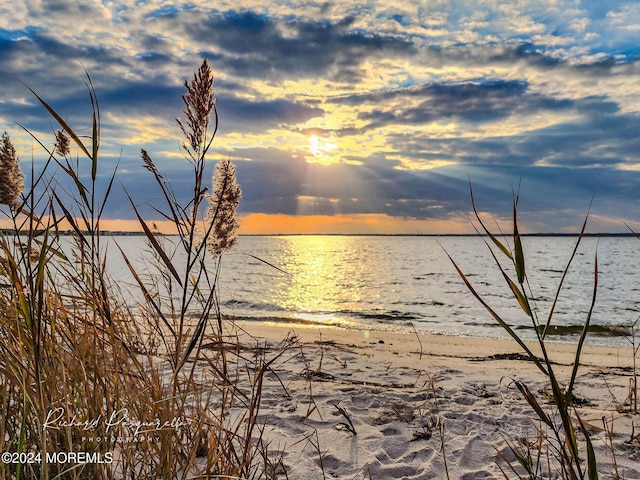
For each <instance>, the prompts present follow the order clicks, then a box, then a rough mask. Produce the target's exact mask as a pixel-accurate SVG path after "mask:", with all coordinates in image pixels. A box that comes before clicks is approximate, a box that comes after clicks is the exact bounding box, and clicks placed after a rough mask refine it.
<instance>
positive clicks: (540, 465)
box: [447, 186, 598, 480]
mask: <svg viewBox="0 0 640 480" xmlns="http://www.w3.org/2000/svg"><path fill="white" fill-rule="evenodd" d="M470 194H471V202H472V207H473V211H474V214H475V218H476V220H477V222H478V224H479V225H480V228H479V229H478V234H482V235H481V237H482V239H483V241H484V242H485V244H486V246H487V248H488V250H489V252H490V254H491V256H492V257H493V259H494V261H495V265H496V268H497V269H498V270H499V271H500V273H501V274H502V277H503V279H504V281H505V284H506V286H507V287H508V288H509V290H510V292H511V294H512V295H513V298H514V300H515V301H516V302H517V304H518V305H519V307H520V308H521V310H522V311H523V312H524V313H525V315H526V316H527V317H529V319H530V321H531V324H532V326H533V330H534V331H535V333H536V335H537V337H536V340H537V342H536V344H537V347H538V350H539V351H540V356H538V355H536V354H535V353H534V352H533V350H532V349H531V348H530V347H529V345H528V344H527V343H525V341H524V340H523V339H522V338H521V337H520V336H519V335H518V334H517V333H516V331H515V330H514V329H512V328H511V326H510V325H509V323H508V322H507V321H506V320H505V319H504V318H503V317H502V316H501V315H500V314H499V313H498V312H496V311H495V310H494V309H493V308H492V307H491V306H490V305H489V303H488V302H487V301H486V300H485V299H484V298H483V297H482V296H481V295H480V294H479V293H478V292H477V291H476V289H475V288H474V287H473V285H472V284H471V282H470V281H469V279H468V277H467V275H465V274H464V273H463V271H462V270H461V268H460V267H459V266H458V264H457V263H456V262H455V261H454V260H453V258H452V257H451V256H449V255H448V254H447V256H448V257H449V259H450V260H451V262H452V264H453V266H454V268H455V269H456V271H457V272H458V274H459V276H460V278H461V279H462V281H463V282H464V283H465V285H466V287H467V288H468V290H469V291H470V292H471V294H472V295H473V296H474V297H475V298H476V299H477V300H478V301H479V302H480V303H481V304H482V306H483V307H484V308H485V309H486V310H487V312H488V313H489V314H490V315H491V316H492V317H493V318H494V320H495V321H496V322H497V323H498V324H499V325H500V326H501V327H502V328H503V329H504V330H505V331H506V332H507V334H508V335H509V336H510V337H511V338H512V339H513V340H515V341H516V342H517V343H518V345H519V346H520V347H521V348H522V349H523V350H524V352H525V353H526V354H527V356H528V357H529V359H530V360H531V361H532V362H533V363H534V364H535V366H536V367H537V369H538V370H539V371H540V372H541V373H542V374H543V375H544V376H545V377H546V378H547V380H548V381H549V383H550V388H551V400H552V403H553V405H554V406H555V414H552V413H549V412H547V411H546V409H545V408H543V407H542V405H540V403H539V401H538V399H537V398H536V396H535V395H534V394H533V393H532V392H531V391H530V390H529V388H528V387H527V385H526V384H524V383H522V382H519V381H515V380H514V384H515V386H516V387H517V388H518V390H519V391H520V393H521V394H522V396H523V398H524V399H525V400H526V401H527V403H528V404H529V405H530V407H531V408H532V409H533V411H534V412H535V414H536V416H537V418H538V421H539V422H540V428H539V430H538V438H537V440H536V442H534V445H537V447H536V448H533V449H532V448H531V444H529V443H527V444H524V445H523V444H516V443H514V442H512V443H510V447H511V450H512V451H513V453H514V454H515V457H516V459H517V461H518V463H519V466H520V467H521V469H522V470H523V471H524V473H525V474H526V476H527V478H530V479H534V478H547V477H546V476H545V475H548V476H549V477H552V478H557V477H560V478H563V479H569V480H578V479H580V480H582V479H585V478H588V479H589V480H593V479H596V478H598V472H597V462H596V457H595V453H594V449H593V445H592V443H591V439H590V437H589V433H588V432H587V430H586V428H585V426H584V424H583V423H582V421H581V419H580V416H579V415H578V412H577V411H576V410H575V408H574V404H573V403H574V395H573V392H574V387H575V384H576V378H577V373H578V369H579V367H580V357H581V354H582V347H583V345H584V341H585V339H586V336H587V332H588V331H589V325H590V322H591V316H592V312H593V308H594V306H595V302H596V294H597V287H598V257H597V254H596V256H595V259H594V271H593V276H594V281H593V292H592V295H591V305H590V308H589V311H588V313H587V315H586V318H585V319H584V323H583V328H582V332H581V334H580V336H579V338H578V342H577V345H576V350H575V354H574V359H573V366H572V369H571V375H570V377H569V379H567V380H565V382H562V380H561V379H560V377H559V376H558V374H557V373H556V369H555V364H554V362H553V360H552V359H551V358H550V356H549V354H548V352H547V332H548V331H549V327H550V326H551V325H552V323H553V315H554V312H555V311H556V308H557V307H558V301H559V298H560V293H561V291H562V287H563V284H564V280H565V278H566V276H567V273H568V271H569V267H570V266H571V263H572V262H573V259H574V258H575V256H576V252H577V250H578V247H579V245H580V243H581V240H582V238H583V235H584V231H585V228H586V225H587V218H588V215H587V218H585V220H584V223H583V225H582V228H581V230H580V235H579V236H578V239H577V241H576V244H575V246H574V249H573V251H572V253H571V256H570V257H569V259H568V261H567V264H566V266H565V268H564V271H563V273H562V276H561V279H560V282H559V283H558V286H557V289H556V293H555V297H554V299H553V302H552V305H551V307H550V309H549V312H548V314H547V316H546V320H544V321H542V320H541V319H540V318H539V317H538V311H537V309H535V308H533V307H532V304H533V302H532V300H531V298H532V294H531V288H530V286H529V283H528V281H527V262H526V256H525V252H524V248H523V245H522V239H521V236H520V233H519V228H518V217H517V213H518V200H519V192H518V193H516V194H514V199H513V224H512V225H513V233H512V235H511V240H512V244H513V247H509V246H508V244H507V243H506V242H504V241H501V240H500V239H499V238H498V237H497V236H496V235H494V234H493V233H492V232H490V231H489V229H488V228H487V226H486V225H485V223H484V222H483V221H482V219H481V217H480V215H479V214H478V210H477V208H476V205H475V200H474V196H473V189H472V188H471V186H470ZM480 229H481V231H480ZM489 242H491V244H490V243H489ZM492 245H493V248H492ZM494 249H495V250H494ZM499 256H502V257H503V258H504V259H506V260H507V261H508V263H510V265H511V270H510V271H508V269H506V268H505V267H503V266H502V264H501V262H500V260H499ZM558 418H559V420H557V419H558ZM578 432H581V434H582V437H581V438H582V441H580V440H579V435H578ZM510 468H511V471H512V472H513V473H514V474H516V475H518V476H520V473H521V472H518V471H517V470H516V469H515V468H512V467H510ZM503 473H504V474H505V478H508V475H507V474H506V472H504V471H503Z"/></svg>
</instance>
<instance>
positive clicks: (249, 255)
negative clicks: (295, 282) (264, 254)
mask: <svg viewBox="0 0 640 480" xmlns="http://www.w3.org/2000/svg"><path fill="white" fill-rule="evenodd" d="M243 255H247V256H248V257H251V258H254V259H256V260H258V261H259V262H262V263H264V264H265V265H268V266H270V267H271V268H275V269H276V270H278V271H279V272H282V273H284V274H286V275H291V274H290V273H289V272H287V271H286V270H283V269H281V268H280V267H276V266H275V265H274V264H272V263H269V262H267V261H266V260H263V259H262V258H260V257H256V256H255V255H251V254H250V253H244V254H243Z"/></svg>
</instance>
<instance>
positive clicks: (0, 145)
mask: <svg viewBox="0 0 640 480" xmlns="http://www.w3.org/2000/svg"><path fill="white" fill-rule="evenodd" d="M23 189H24V174H23V173H22V170H21V169H20V160H19V159H18V157H17V155H16V149H15V148H14V147H13V144H12V143H11V139H10V138H9V134H8V133H7V132H4V133H3V134H2V139H1V140H0V204H4V205H9V206H10V207H12V208H15V207H17V205H18V203H19V201H18V198H19V197H20V194H21V193H22V190H23Z"/></svg>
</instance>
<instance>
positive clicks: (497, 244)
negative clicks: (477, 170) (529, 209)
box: [469, 182, 513, 260]
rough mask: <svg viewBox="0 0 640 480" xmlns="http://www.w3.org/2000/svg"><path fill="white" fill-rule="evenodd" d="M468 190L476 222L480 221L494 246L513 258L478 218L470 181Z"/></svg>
mask: <svg viewBox="0 0 640 480" xmlns="http://www.w3.org/2000/svg"><path fill="white" fill-rule="evenodd" d="M469 191H470V193H471V206H472V207H473V213H474V214H475V216H476V219H477V220H478V223H480V226H481V227H482V229H483V230H484V231H485V233H486V234H487V235H489V238H490V239H491V241H492V242H493V243H494V244H495V245H496V247H498V248H499V249H500V251H501V252H502V253H504V254H505V255H506V256H507V257H508V258H509V259H511V260H513V256H512V255H511V252H510V251H509V249H508V248H507V247H505V246H504V244H503V243H502V242H501V241H500V240H498V239H497V238H496V236H495V235H494V234H493V233H491V232H490V231H489V229H488V228H487V227H486V226H485V224H484V222H483V221H482V220H481V219H480V214H479V213H478V210H477V208H476V202H475V200H474V198H473V188H472V187H471V182H469Z"/></svg>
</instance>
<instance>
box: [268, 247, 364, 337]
mask: <svg viewBox="0 0 640 480" xmlns="http://www.w3.org/2000/svg"><path fill="white" fill-rule="evenodd" d="M279 243H280V248H279V251H278V254H277V255H276V257H275V258H276V264H277V265H279V266H280V267H281V268H283V269H284V270H286V271H287V272H289V274H290V275H286V276H280V277H279V278H278V279H277V280H276V282H275V283H274V284H273V285H272V286H271V287H270V294H271V298H272V300H273V301H274V302H275V304H276V305H277V306H278V307H280V308H282V309H284V310H286V311H290V312H295V313H296V317H297V318H300V319H302V320H310V321H314V322H318V323H327V324H332V325H335V324H340V325H344V326H349V325H350V324H351V323H352V322H350V321H348V320H346V319H345V318H343V317H341V316H340V315H339V312H341V311H343V312H347V311H357V310H360V309H361V308H362V305H361V300H362V295H363V293H364V282H365V280H364V278H365V277H366V273H365V271H366V265H365V264H364V262H363V261H362V256H361V252H358V251H357V250H356V248H357V247H356V245H355V243H354V241H353V238H349V237H326V236H324V237H323V236H299V237H297V236H292V237H282V238H280V242H279ZM360 246H362V244H361V243H360Z"/></svg>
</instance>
